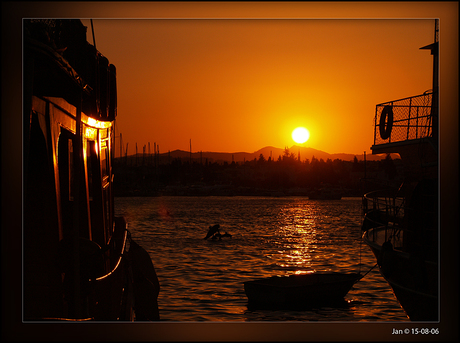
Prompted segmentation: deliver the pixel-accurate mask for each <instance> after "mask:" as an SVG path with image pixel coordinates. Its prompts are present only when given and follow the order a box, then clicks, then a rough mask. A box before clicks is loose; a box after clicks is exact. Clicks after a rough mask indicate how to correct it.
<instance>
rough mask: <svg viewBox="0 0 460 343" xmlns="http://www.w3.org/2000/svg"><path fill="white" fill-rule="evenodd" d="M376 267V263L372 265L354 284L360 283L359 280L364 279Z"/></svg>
mask: <svg viewBox="0 0 460 343" xmlns="http://www.w3.org/2000/svg"><path fill="white" fill-rule="evenodd" d="M377 265H378V263H376V264H374V266H373V267H372V268H371V269H369V270H368V271H367V272H366V273H365V274H364V275H363V276H361V277H360V278H359V279H358V280H356V282H358V281H360V280H361V279H362V278H364V277H365V276H366V275H367V274H369V272H370V271H371V270H372V269H374V268H375V266H377ZM356 282H355V283H356Z"/></svg>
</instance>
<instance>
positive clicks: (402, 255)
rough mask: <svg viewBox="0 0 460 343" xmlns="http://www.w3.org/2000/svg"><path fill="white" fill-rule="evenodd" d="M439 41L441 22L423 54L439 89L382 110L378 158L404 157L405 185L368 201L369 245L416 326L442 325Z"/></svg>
mask: <svg viewBox="0 0 460 343" xmlns="http://www.w3.org/2000/svg"><path fill="white" fill-rule="evenodd" d="M437 36H438V20H436V24H435V37H436V39H435V42H434V43H433V44H430V45H428V46H426V47H423V48H421V49H428V50H430V51H431V54H432V55H433V89H432V90H430V91H427V92H425V93H423V94H421V95H418V96H413V97H409V98H404V99H399V100H393V101H389V102H386V103H382V104H379V105H377V106H376V114H375V129H374V145H373V146H372V147H371V149H372V153H373V154H382V153H399V155H400V156H401V160H402V162H403V166H404V172H405V173H404V181H403V183H402V184H400V185H399V186H396V187H394V188H391V187H381V186H379V185H376V186H374V187H373V188H374V189H375V190H373V191H371V192H368V193H366V194H365V195H364V196H363V213H364V218H363V225H362V228H363V231H364V234H363V240H364V242H365V243H366V244H367V245H368V246H369V247H370V249H371V250H372V252H373V254H374V255H375V258H376V260H377V263H378V265H379V268H380V273H381V274H382V276H383V277H384V278H385V280H386V281H387V282H388V284H389V285H390V286H391V288H392V290H393V293H394V295H395V297H396V298H397V300H398V301H399V303H400V304H401V307H402V308H403V309H404V311H405V312H406V314H407V316H408V317H409V318H410V319H411V320H413V321H437V320H439V285H438V272H439V259H438V253H439V251H438V234H439V228H438V97H439V94H438V84H437V80H438V72H437V70H438V45H439V42H438V40H437ZM365 181H366V188H369V185H368V183H369V182H370V180H365Z"/></svg>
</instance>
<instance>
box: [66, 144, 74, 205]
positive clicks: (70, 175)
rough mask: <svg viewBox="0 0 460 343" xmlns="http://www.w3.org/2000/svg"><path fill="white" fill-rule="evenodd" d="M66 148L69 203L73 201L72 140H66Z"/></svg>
mask: <svg viewBox="0 0 460 343" xmlns="http://www.w3.org/2000/svg"><path fill="white" fill-rule="evenodd" d="M67 148H68V150H67V151H68V152H69V153H68V161H69V201H73V196H74V193H73V183H74V170H73V158H74V156H73V142H72V139H70V138H69V139H68V140H67Z"/></svg>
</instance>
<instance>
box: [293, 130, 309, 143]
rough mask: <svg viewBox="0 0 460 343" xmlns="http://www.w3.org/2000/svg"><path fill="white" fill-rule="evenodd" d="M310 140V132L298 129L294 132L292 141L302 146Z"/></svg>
mask: <svg viewBox="0 0 460 343" xmlns="http://www.w3.org/2000/svg"><path fill="white" fill-rule="evenodd" d="M309 138H310V132H309V131H308V130H307V129H306V128H304V127H298V128H296V129H295V130H294V131H292V139H293V140H294V142H296V143H299V144H302V143H305V142H306V141H308V139H309Z"/></svg>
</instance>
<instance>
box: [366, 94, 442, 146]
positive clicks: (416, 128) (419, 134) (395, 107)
mask: <svg viewBox="0 0 460 343" xmlns="http://www.w3.org/2000/svg"><path fill="white" fill-rule="evenodd" d="M432 101H433V92H432V91H430V92H425V93H423V94H421V95H417V96H413V97H409V98H404V99H399V100H394V101H389V102H386V103H382V104H378V105H376V110H375V118H374V145H378V144H386V143H395V142H401V141H406V140H411V139H420V138H426V137H432V136H433V115H432V114H434V113H432V112H433V110H432V103H433V102H432ZM382 114H383V116H384V118H382ZM389 117H391V118H389ZM382 130H383V131H386V133H387V135H382V134H381V132H382Z"/></svg>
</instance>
